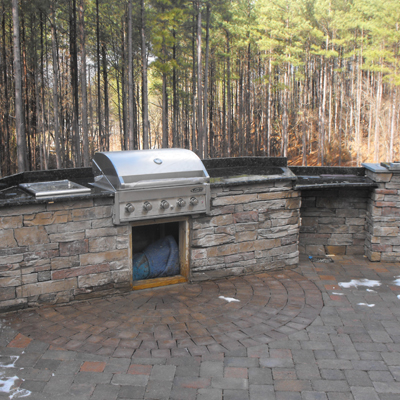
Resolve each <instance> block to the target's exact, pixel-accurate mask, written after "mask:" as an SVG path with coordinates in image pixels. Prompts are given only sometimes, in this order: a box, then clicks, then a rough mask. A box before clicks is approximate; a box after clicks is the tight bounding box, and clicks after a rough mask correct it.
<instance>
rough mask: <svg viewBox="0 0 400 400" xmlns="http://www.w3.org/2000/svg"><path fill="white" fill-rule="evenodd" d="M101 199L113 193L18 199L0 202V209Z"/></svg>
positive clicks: (111, 195)
mask: <svg viewBox="0 0 400 400" xmlns="http://www.w3.org/2000/svg"><path fill="white" fill-rule="evenodd" d="M102 197H114V193H111V192H110V193H107V192H101V193H87V194H77V195H66V196H53V197H46V198H35V197H28V198H20V199H10V200H0V208H2V207H14V206H25V205H32V204H47V203H61V202H66V201H71V200H87V199H97V198H102Z"/></svg>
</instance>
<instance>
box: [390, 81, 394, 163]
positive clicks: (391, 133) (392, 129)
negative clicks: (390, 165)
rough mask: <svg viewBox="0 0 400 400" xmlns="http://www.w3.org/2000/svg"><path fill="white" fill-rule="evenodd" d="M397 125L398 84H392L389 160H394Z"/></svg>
mask: <svg viewBox="0 0 400 400" xmlns="http://www.w3.org/2000/svg"><path fill="white" fill-rule="evenodd" d="M395 125H396V86H395V85H392V118H391V120H390V153H389V161H390V162H392V161H393V155H394V154H393V153H394V135H395Z"/></svg>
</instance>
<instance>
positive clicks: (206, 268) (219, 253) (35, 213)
mask: <svg viewBox="0 0 400 400" xmlns="http://www.w3.org/2000/svg"><path fill="white" fill-rule="evenodd" d="M204 165H205V167H206V169H207V171H208V172H209V175H210V177H211V207H210V212H209V213H208V214H207V215H206V214H204V213H203V214H198V215H191V216H188V217H186V218H185V221H184V224H183V226H185V229H186V230H187V231H186V232H185V235H186V236H187V237H188V239H187V240H185V241H183V242H184V246H185V249H184V254H185V257H187V260H186V264H187V268H188V270H187V274H186V275H185V278H186V279H187V280H188V281H189V282H190V281H193V282H194V281H199V280H207V279H217V278H221V277H226V276H232V275H241V274H250V273H254V272H260V271H268V270H273V269H277V268H293V267H295V266H296V265H297V263H298V260H299V248H301V249H302V250H303V251H305V249H307V253H306V254H307V255H312V250H313V249H314V248H315V249H316V250H317V252H316V253H315V254H316V255H321V251H322V252H323V251H324V249H326V253H328V251H335V249H339V248H340V254H355V253H356V254H358V253H360V251H362V249H363V248H364V252H365V255H366V256H368V258H369V259H370V260H373V261H397V262H398V261H399V260H400V239H399V235H398V232H399V226H400V218H399V210H400V197H399V194H400V179H399V178H400V174H399V171H397V170H389V169H387V168H385V167H381V166H377V165H367V166H366V168H357V169H351V170H348V169H340V173H338V172H337V170H335V179H332V178H331V176H332V171H328V173H329V174H330V175H329V176H330V178H327V176H328V175H327V170H326V169H325V170H324V169H318V168H315V167H314V168H312V169H307V168H305V169H304V168H303V169H302V170H301V171H300V170H297V171H296V169H295V168H293V169H292V170H290V169H289V168H287V164H286V159H284V158H264V157H243V158H237V159H214V160H204ZM310 168H311V167H310ZM316 175H318V176H319V179H320V180H319V181H318V180H315V179H314V180H313V181H312V179H311V178H316ZM339 175H340V176H339ZM338 176H339V178H337V177H338ZM309 178H310V179H309ZM60 179H69V180H71V181H73V182H76V183H79V184H81V185H83V186H86V187H90V185H88V184H89V183H90V182H91V181H92V180H93V175H92V172H91V169H90V168H82V169H72V170H60V171H38V172H29V173H22V174H18V175H14V176H12V177H7V178H4V179H2V180H0V194H1V197H0V224H1V230H0V309H1V310H5V311H7V310H12V309H16V308H24V307H28V306H34V305H38V304H42V303H52V304H54V303H68V302H70V301H73V300H81V299H86V298H91V297H99V296H105V295H110V294H114V293H120V292H123V291H129V290H132V237H135V236H134V235H133V233H132V232H133V229H134V228H135V224H132V223H127V224H123V225H114V223H113V215H112V214H113V211H112V210H113V202H114V199H113V196H112V195H111V194H110V193H106V192H101V191H100V192H98V191H97V192H96V191H93V190H91V191H90V192H89V193H83V194H77V195H65V196H61V197H54V198H50V199H41V200H40V199H35V197H32V196H30V195H28V194H27V193H26V192H25V191H23V190H22V189H20V188H19V187H18V185H19V184H20V183H23V182H28V181H31V182H34V181H50V180H54V181H55V180H60ZM302 179H303V180H302ZM305 181H307V182H308V181H312V183H311V184H307V185H306V184H304V182H305ZM327 182H328V184H327ZM326 185H327V186H326ZM335 185H336V186H335ZM334 187H339V188H340V190H337V191H336V195H335V196H336V197H335V198H337V200H334V199H331V201H329V202H328V201H326V200H323V201H322V200H319V198H326V196H325V194H324V193H325V192H324V190H325V189H327V188H328V189H329V190H332V188H334ZM310 190H311V191H310ZM349 193H351V196H353V197H354V200H349V198H346V197H348V196H349ZM302 196H303V197H304V198H306V199H307V201H306V202H305V205H306V208H303V207H302V205H301V204H302ZM340 196H342V197H343V198H341V197H340ZM353 197H352V198H353ZM314 204H315V205H317V207H315V206H314ZM322 205H324V207H328V208H325V209H320V208H318V207H321V206H322ZM344 207H347V208H348V207H355V210H356V212H357V217H356V219H355V218H352V217H351V216H348V217H344V215H347V214H349V212H348V211H346V212H344V211H343V209H344ZM301 212H306V213H307V219H308V222H307V225H306V227H308V228H307V229H309V227H318V229H322V228H323V230H324V232H325V233H320V232H319V231H316V232H315V233H312V234H315V235H317V236H318V246H314V247H313V246H308V247H307V245H304V246H303V245H302V243H303V242H302V241H304V240H305V239H304V238H305V237H306V236H304V235H310V234H311V233H310V231H308V233H307V229H306V230H305V231H304V230H303V231H300V229H301V215H300V214H301ZM350 214H351V212H350ZM326 215H329V216H330V217H329V218H328V219H327V218H326ZM310 216H312V217H311V218H316V219H317V224H314V223H312V222H310ZM346 218H347V219H346ZM329 221H330V222H329ZM332 221H333V222H332ZM363 221H364V222H363ZM153 222H154V223H155V222H156V221H153ZM153 222H152V223H153ZM179 223H181V222H179ZM329 223H332V224H333V225H332V226H329ZM340 224H343V226H340ZM347 224H349V225H348V227H347ZM180 226H181V225H180ZM299 232H300V234H299ZM302 232H303V233H302ZM340 232H346V233H344V234H345V238H346V241H345V242H344V245H341V246H332V243H340V242H339V241H338V240H339V239H340V238H339V236H340ZM351 232H352V233H351ZM302 235H303V236H302ZM302 237H303V239H302ZM363 238H364V239H363ZM333 240H334V241H335V242H333ZM362 240H363V241H364V244H363V243H361V241H362ZM299 241H300V245H299ZM304 243H306V242H304Z"/></svg>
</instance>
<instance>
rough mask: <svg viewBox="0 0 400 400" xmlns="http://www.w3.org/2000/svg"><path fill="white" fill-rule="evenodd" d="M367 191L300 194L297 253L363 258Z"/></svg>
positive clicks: (345, 190) (305, 192)
mask: <svg viewBox="0 0 400 400" xmlns="http://www.w3.org/2000/svg"><path fill="white" fill-rule="evenodd" d="M369 195H370V191H369V189H344V188H343V189H324V190H321V189H319V190H303V191H302V193H301V196H302V206H301V211H300V213H301V227H300V239H299V242H300V245H299V250H300V253H302V254H306V255H313V256H315V255H326V254H336V255H339V254H353V255H354V254H364V244H365V238H366V231H365V216H366V214H367V203H368V199H369Z"/></svg>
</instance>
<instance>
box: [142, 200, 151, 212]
mask: <svg viewBox="0 0 400 400" xmlns="http://www.w3.org/2000/svg"><path fill="white" fill-rule="evenodd" d="M152 208H153V206H152V205H151V203H149V202H148V201H145V202H144V203H143V210H144V211H150V210H151V209H152Z"/></svg>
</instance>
